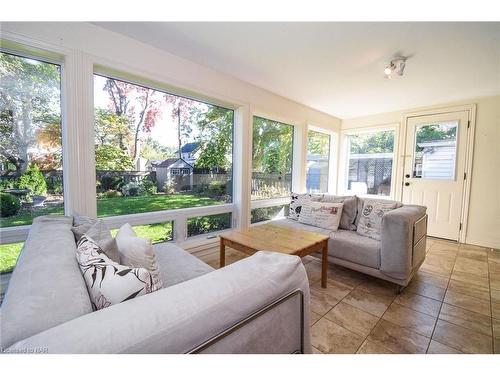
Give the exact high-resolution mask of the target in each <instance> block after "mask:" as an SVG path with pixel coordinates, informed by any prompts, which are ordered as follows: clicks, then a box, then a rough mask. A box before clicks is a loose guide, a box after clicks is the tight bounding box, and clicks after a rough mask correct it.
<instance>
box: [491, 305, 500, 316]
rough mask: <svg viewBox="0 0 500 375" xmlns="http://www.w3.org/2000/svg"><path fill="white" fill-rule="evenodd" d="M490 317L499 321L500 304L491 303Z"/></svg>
mask: <svg viewBox="0 0 500 375" xmlns="http://www.w3.org/2000/svg"><path fill="white" fill-rule="evenodd" d="M491 316H492V317H493V318H495V319H500V302H492V303H491Z"/></svg>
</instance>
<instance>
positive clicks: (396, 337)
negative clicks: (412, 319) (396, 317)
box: [368, 319, 430, 353]
mask: <svg viewBox="0 0 500 375" xmlns="http://www.w3.org/2000/svg"><path fill="white" fill-rule="evenodd" d="M368 340H370V341H373V342H375V343H377V344H379V345H382V346H383V347H385V348H387V349H389V350H390V351H392V352H394V353H425V352H426V351H427V347H428V346H429V341H430V339H429V338H428V337H425V336H422V335H419V334H418V333H415V332H413V331H410V330H408V329H406V328H403V327H400V326H398V325H396V324H392V323H390V322H388V321H386V320H384V319H381V320H380V321H379V322H378V323H377V325H376V326H375V328H374V329H373V331H372V332H371V333H370V336H368Z"/></svg>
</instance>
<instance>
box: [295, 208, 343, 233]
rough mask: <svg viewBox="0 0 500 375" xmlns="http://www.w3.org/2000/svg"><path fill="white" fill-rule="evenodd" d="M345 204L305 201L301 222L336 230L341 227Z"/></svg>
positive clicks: (301, 212) (300, 217)
mask: <svg viewBox="0 0 500 375" xmlns="http://www.w3.org/2000/svg"><path fill="white" fill-rule="evenodd" d="M343 205H344V204H343V203H323V202H307V203H304V205H303V206H302V210H301V211H300V216H299V223H302V224H307V225H313V226H315V227H319V228H324V229H329V230H331V231H336V230H337V229H338V228H339V223H340V218H341V216H342V206H343Z"/></svg>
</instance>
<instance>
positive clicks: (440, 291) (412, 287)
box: [403, 281, 446, 301]
mask: <svg viewBox="0 0 500 375" xmlns="http://www.w3.org/2000/svg"><path fill="white" fill-rule="evenodd" d="M408 292H410V293H414V294H418V295H421V296H424V297H428V298H432V299H435V300H437V301H442V300H443V299H444V295H445V294H446V288H441V287H439V286H436V285H434V284H430V283H426V282H421V281H412V282H411V283H410V284H409V285H408V286H407V287H406V288H405V289H404V290H403V293H408Z"/></svg>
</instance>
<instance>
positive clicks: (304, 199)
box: [288, 193, 323, 220]
mask: <svg viewBox="0 0 500 375" xmlns="http://www.w3.org/2000/svg"><path fill="white" fill-rule="evenodd" d="M291 197H292V200H291V201H290V209H289V213H288V218H289V219H293V220H299V216H300V212H301V210H302V206H303V205H304V204H305V203H308V202H313V201H320V200H321V198H323V194H320V195H317V194H316V195H312V194H308V193H306V194H297V193H292V196H291Z"/></svg>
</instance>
